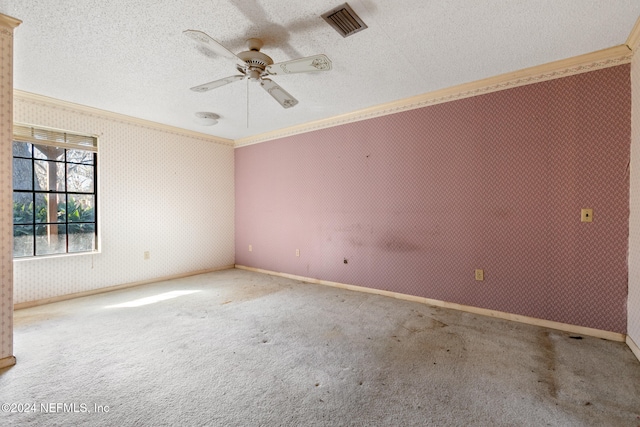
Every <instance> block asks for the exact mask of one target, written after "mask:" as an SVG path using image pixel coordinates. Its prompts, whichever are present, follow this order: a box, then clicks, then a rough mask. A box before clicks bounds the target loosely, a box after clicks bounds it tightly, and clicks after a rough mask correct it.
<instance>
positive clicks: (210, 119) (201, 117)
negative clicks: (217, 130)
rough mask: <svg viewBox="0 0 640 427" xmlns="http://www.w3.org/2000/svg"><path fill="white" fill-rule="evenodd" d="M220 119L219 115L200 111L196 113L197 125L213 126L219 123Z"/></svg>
mask: <svg viewBox="0 0 640 427" xmlns="http://www.w3.org/2000/svg"><path fill="white" fill-rule="evenodd" d="M219 118H220V116H219V115H217V114H215V113H209V112H207V111H200V112H198V113H196V123H198V124H199V125H202V126H213V125H215V124H217V123H218V119H219Z"/></svg>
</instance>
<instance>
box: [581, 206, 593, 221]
mask: <svg viewBox="0 0 640 427" xmlns="http://www.w3.org/2000/svg"><path fill="white" fill-rule="evenodd" d="M580 221H582V222H593V209H580Z"/></svg>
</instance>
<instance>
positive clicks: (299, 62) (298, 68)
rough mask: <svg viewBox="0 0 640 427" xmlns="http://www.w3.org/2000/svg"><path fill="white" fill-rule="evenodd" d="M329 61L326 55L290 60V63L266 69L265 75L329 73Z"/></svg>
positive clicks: (273, 65) (279, 63) (274, 65)
mask: <svg viewBox="0 0 640 427" xmlns="http://www.w3.org/2000/svg"><path fill="white" fill-rule="evenodd" d="M330 69H331V61H330V60H329V58H327V56H326V55H322V54H320V55H313V56H307V57H306V58H298V59H292V60H291V61H284V62H278V63H277V64H272V65H269V66H268V67H267V73H269V74H272V75H274V76H276V75H278V74H292V73H308V72H310V71H329V70H330Z"/></svg>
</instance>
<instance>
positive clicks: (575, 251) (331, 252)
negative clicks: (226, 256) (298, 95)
mask: <svg viewBox="0 0 640 427" xmlns="http://www.w3.org/2000/svg"><path fill="white" fill-rule="evenodd" d="M629 74H630V66H629V65H622V66H617V67H613V68H608V69H604V70H599V71H593V72H589V73H585V74H580V75H576V76H570V77H565V78H562V79H557V80H552V81H547V82H541V83H537V84H533V85H529V86H523V87H518V88H513V89H509V90H505V91H501V92H496V93H491V94H485V95H482V96H477V97H474V98H469V99H463V100H458V101H454V102H449V103H446V104H440V105H435V106H429V107H425V108H421V109H416V110H411V111H406V112H402V113H398V114H393V115H388V116H384V117H378V118H375V119H370V120H366V121H360V122H356V123H350V124H345V125H342V126H337V127H333V128H329V129H323V130H318V131H314V132H309V133H305V134H301V135H295V136H291V137H287V138H281V139H278V140H273V141H269V142H264V143H261V144H257V145H251V146H246V147H241V148H237V149H236V150H235V178H236V179H235V185H236V187H235V191H236V211H235V223H236V235H235V239H236V245H235V247H236V263H237V264H240V265H246V266H251V267H256V268H262V269H267V270H273V271H278V272H286V273H290V274H296V275H302V276H306V277H313V278H317V279H323V280H330V281H335V282H341V283H348V284H353V285H358V286H365V287H370V288H375V289H383V290H388V291H393V292H400V293H404V294H410V295H417V296H421V297H427V298H433V299H438V300H443V301H449V302H454V303H459V304H466V305H471V306H476V307H482V308H487V309H493V310H500V311H504V312H509V313H515V314H521V315H526V316H532V317H537V318H541V319H548V320H553V321H558V322H565V323H570V324H575V325H581V326H586V327H592V328H598V329H603V330H609V331H614V332H621V333H624V332H625V331H626V298H627V236H628V229H629V227H628V218H629V175H628V173H629V172H628V162H629V150H630V111H631V96H630V77H629ZM581 208H592V209H593V210H594V221H593V222H592V223H589V224H587V223H581V222H580V209H581ZM248 245H252V248H253V250H252V251H251V252H249V251H248ZM296 249H300V256H299V257H296V256H295V250H296ZM344 258H347V259H348V264H345V263H344V262H343V259H344ZM476 268H482V269H484V272H485V280H484V281H482V282H477V281H475V280H474V269H476Z"/></svg>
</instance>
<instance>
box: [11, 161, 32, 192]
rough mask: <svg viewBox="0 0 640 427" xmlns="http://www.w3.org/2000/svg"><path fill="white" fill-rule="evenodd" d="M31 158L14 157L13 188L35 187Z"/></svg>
mask: <svg viewBox="0 0 640 427" xmlns="http://www.w3.org/2000/svg"><path fill="white" fill-rule="evenodd" d="M32 167H33V166H32V164H31V159H13V189H14V190H32V189H33V169H32Z"/></svg>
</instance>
